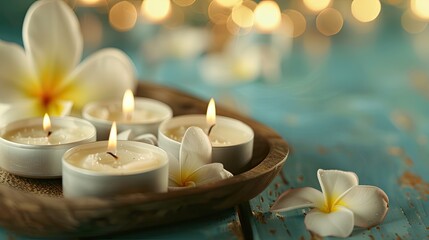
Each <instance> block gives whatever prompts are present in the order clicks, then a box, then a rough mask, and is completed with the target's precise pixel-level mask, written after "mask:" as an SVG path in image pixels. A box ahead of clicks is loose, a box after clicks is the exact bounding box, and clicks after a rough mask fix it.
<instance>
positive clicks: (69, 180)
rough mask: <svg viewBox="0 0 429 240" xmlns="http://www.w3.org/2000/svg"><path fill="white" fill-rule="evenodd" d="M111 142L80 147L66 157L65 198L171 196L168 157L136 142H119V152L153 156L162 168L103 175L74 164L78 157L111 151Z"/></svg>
mask: <svg viewBox="0 0 429 240" xmlns="http://www.w3.org/2000/svg"><path fill="white" fill-rule="evenodd" d="M107 144H108V142H107V141H100V142H95V143H88V144H84V145H80V146H76V147H74V148H72V149H70V150H69V151H67V152H66V153H65V154H64V156H63V160H62V162H63V194H64V196H65V197H70V198H75V197H109V196H115V195H120V194H130V193H139V192H167V190H168V157H167V153H166V152H165V151H164V150H162V149H161V148H158V147H155V146H152V145H150V144H146V143H141V142H134V141H118V151H119V149H126V150H127V151H130V152H133V153H135V154H145V153H146V154H147V153H150V154H152V155H153V156H154V157H156V158H157V159H158V160H157V161H158V163H159V164H158V165H156V166H152V167H148V168H146V169H141V170H135V169H134V170H133V169H131V168H130V169H127V170H123V171H122V172H121V171H102V170H90V169H86V168H83V167H82V166H80V165H78V163H76V162H74V160H73V158H79V156H76V155H77V154H80V155H82V154H85V152H86V153H91V154H95V153H102V152H106V150H107Z"/></svg>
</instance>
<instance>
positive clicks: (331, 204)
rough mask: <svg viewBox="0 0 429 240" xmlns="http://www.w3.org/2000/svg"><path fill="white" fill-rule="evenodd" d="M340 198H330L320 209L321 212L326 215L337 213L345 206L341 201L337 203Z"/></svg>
mask: <svg viewBox="0 0 429 240" xmlns="http://www.w3.org/2000/svg"><path fill="white" fill-rule="evenodd" d="M337 198H338V197H336V196H335V197H334V196H328V197H327V199H326V202H325V204H324V205H323V207H321V208H320V211H322V212H324V213H331V212H335V211H337V209H338V207H340V206H344V205H345V203H344V202H343V201H341V200H339V201H337V202H335V200H337Z"/></svg>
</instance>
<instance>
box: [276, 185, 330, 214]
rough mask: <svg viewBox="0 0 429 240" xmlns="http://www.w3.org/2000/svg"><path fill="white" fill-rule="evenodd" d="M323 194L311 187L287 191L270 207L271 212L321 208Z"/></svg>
mask: <svg viewBox="0 0 429 240" xmlns="http://www.w3.org/2000/svg"><path fill="white" fill-rule="evenodd" d="M324 201H325V200H324V197H323V193H322V192H320V191H319V190H317V189H314V188H311V187H304V188H296V189H289V190H287V191H286V192H284V193H283V194H282V195H280V196H279V197H278V198H277V200H276V201H275V202H274V205H273V206H272V207H271V209H270V211H271V212H282V211H289V210H293V209H297V208H304V207H321V206H323V204H324Z"/></svg>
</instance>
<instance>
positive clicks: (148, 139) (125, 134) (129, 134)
mask: <svg viewBox="0 0 429 240" xmlns="http://www.w3.org/2000/svg"><path fill="white" fill-rule="evenodd" d="M118 140H131V141H136V142H142V143H147V144H151V145H154V146H156V145H157V144H158V141H157V138H156V137H155V135H153V134H150V133H146V134H142V135H137V136H136V134H135V132H134V131H133V130H132V129H128V130H125V131H122V132H120V133H119V134H118Z"/></svg>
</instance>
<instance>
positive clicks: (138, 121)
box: [82, 97, 173, 140]
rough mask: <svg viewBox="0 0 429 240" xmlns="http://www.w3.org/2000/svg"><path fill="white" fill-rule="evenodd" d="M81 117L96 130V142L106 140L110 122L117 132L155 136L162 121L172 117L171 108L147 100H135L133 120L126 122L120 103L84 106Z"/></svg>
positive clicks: (95, 103)
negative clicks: (128, 131) (116, 128)
mask: <svg viewBox="0 0 429 240" xmlns="http://www.w3.org/2000/svg"><path fill="white" fill-rule="evenodd" d="M82 116H83V118H85V119H86V120H88V121H90V122H91V123H92V124H93V125H94V126H95V127H96V128H97V140H107V139H108V137H109V133H110V127H111V126H112V122H113V121H116V123H117V127H118V132H122V131H125V130H128V129H132V131H133V133H134V134H136V135H140V134H144V133H151V134H154V135H156V134H157V132H158V126H159V125H160V124H161V122H162V121H164V120H167V119H170V118H171V117H172V116H173V111H172V110H171V108H170V107H169V106H168V105H167V104H165V103H162V102H160V101H157V100H154V99H149V98H141V97H138V98H135V111H134V114H133V118H132V119H130V120H126V119H125V118H124V116H123V113H122V102H121V101H99V102H92V103H89V104H87V105H85V106H84V108H83V111H82Z"/></svg>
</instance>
